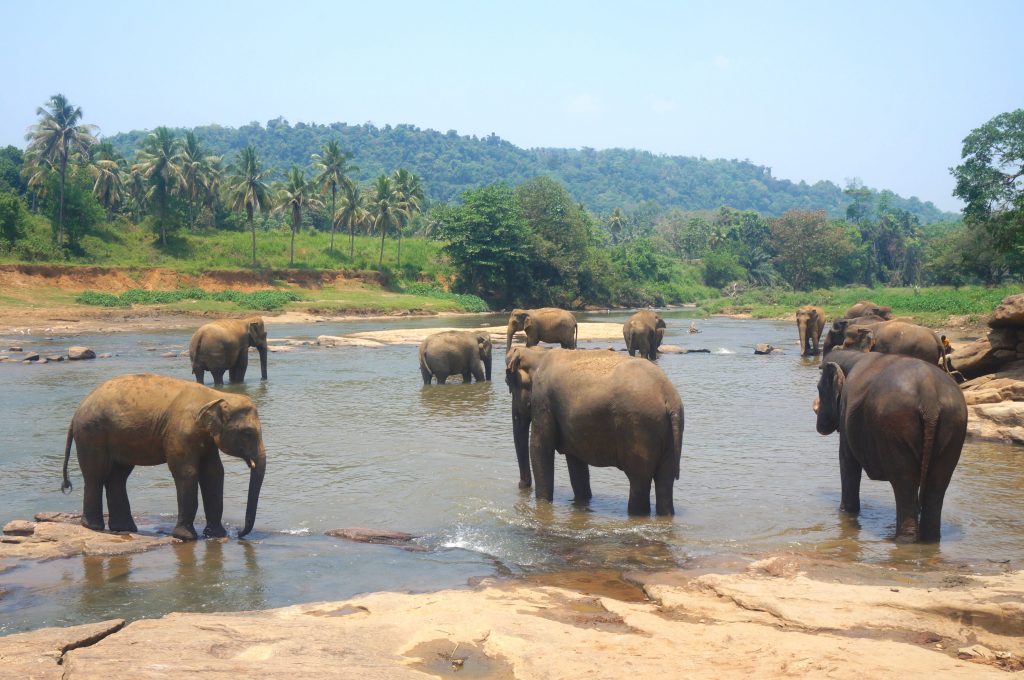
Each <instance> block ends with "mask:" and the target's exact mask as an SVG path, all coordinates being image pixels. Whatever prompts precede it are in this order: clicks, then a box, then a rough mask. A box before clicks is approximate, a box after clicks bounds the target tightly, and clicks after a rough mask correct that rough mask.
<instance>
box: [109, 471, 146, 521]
mask: <svg viewBox="0 0 1024 680" xmlns="http://www.w3.org/2000/svg"><path fill="white" fill-rule="evenodd" d="M134 469H135V466H134V465H126V464H124V463H113V464H111V466H110V474H109V475H108V476H107V481H106V483H105V484H104V486H105V487H106V489H107V510H108V511H109V515H110V521H109V525H110V530H111V531H130V532H133V533H137V532H138V530H139V528H138V527H137V526H135V520H134V519H132V508H131V505H130V504H129V503H128V475H130V474H131V473H132V470H134Z"/></svg>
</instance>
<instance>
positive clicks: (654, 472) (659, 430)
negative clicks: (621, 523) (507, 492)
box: [505, 347, 683, 515]
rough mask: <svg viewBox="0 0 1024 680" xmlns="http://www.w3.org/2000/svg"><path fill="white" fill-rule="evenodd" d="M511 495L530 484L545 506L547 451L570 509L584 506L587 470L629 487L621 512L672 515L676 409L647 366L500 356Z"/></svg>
mask: <svg viewBox="0 0 1024 680" xmlns="http://www.w3.org/2000/svg"><path fill="white" fill-rule="evenodd" d="M505 382H506V383H507V384H508V387H509V391H510V392H511V393H512V434H513V438H514V441H515V448H516V457H517V459H518V462H519V488H520V489H527V488H529V487H530V485H531V483H532V479H531V474H530V472H531V470H530V469H531V466H532V468H533V473H534V475H536V478H537V485H536V489H535V492H536V496H537V499H538V500H545V501H551V500H552V498H553V495H554V494H553V491H554V474H555V451H556V450H557V451H559V452H560V453H562V454H564V455H565V461H566V464H567V465H568V468H569V482H570V483H571V484H572V490H573V495H574V501H575V502H576V503H586V502H587V501H589V500H590V498H591V495H592V494H591V489H590V468H589V467H588V466H589V465H595V466H597V467H609V466H611V467H617V468H618V469H620V470H622V471H623V472H625V473H626V477H627V478H628V479H629V503H628V511H629V514H631V515H649V514H650V512H651V483H652V481H653V483H654V492H655V509H656V512H657V514H658V515H672V514H675V506H674V505H673V503H672V486H673V484H674V483H675V480H676V479H679V460H680V456H681V454H682V446H683V401H682V399H681V398H680V397H679V393H678V392H677V391H676V388H675V387H674V386H673V385H672V383H671V382H670V381H669V379H668V378H667V377H666V376H665V373H664V372H663V371H662V370H661V369H660V368H658V367H657V366H656V365H654V364H653V363H651V362H650V361H643V360H640V359H636V358H631V357H627V356H623V355H621V354H618V353H615V352H610V351H607V350H590V351H584V352H572V351H567V350H563V349H553V350H549V351H543V350H539V349H527V348H522V347H514V348H512V349H511V350H510V351H509V352H508V353H507V354H506V361H505Z"/></svg>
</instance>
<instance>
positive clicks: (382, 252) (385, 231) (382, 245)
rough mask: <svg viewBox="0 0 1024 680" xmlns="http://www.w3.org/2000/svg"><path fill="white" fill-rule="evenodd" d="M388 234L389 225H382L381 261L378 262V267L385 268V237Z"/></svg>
mask: <svg viewBox="0 0 1024 680" xmlns="http://www.w3.org/2000/svg"><path fill="white" fill-rule="evenodd" d="M385 234H387V223H386V222H383V221H382V222H381V223H380V259H379V260H378V261H377V266H378V267H383V266H384V235H385Z"/></svg>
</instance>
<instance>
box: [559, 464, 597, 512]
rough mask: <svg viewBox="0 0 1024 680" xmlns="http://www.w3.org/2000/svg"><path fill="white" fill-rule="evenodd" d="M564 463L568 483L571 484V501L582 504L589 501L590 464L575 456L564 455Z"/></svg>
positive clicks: (591, 495)
mask: <svg viewBox="0 0 1024 680" xmlns="http://www.w3.org/2000/svg"><path fill="white" fill-rule="evenodd" d="M565 464H566V466H568V468H569V483H570V484H572V495H573V498H572V501H573V503H578V504H584V503H587V502H589V501H590V499H591V498H592V497H593V495H594V494H593V493H592V492H591V491H590V466H589V465H587V464H586V463H585V462H584V461H582V460H580V459H579V458H577V457H576V456H570V455H568V454H567V455H566V456H565Z"/></svg>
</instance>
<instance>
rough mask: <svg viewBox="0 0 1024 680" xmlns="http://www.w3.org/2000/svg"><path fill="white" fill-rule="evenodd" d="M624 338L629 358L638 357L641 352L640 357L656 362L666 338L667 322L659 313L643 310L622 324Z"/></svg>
mask: <svg viewBox="0 0 1024 680" xmlns="http://www.w3.org/2000/svg"><path fill="white" fill-rule="evenodd" d="M622 337H623V339H624V340H625V341H626V350H627V351H628V352H629V356H631V357H632V356H636V353H637V351H639V352H640V356H642V357H644V358H646V359H650V360H651V361H654V360H655V359H657V358H658V347H660V346H661V341H662V339H664V337H665V320H664V319H662V318H661V315H660V314H658V313H657V312H653V311H651V310H649V309H642V310H640V311H639V312H637V313H635V314H633V316H631V317H629V318H628V319H626V323H624V324H622Z"/></svg>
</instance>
